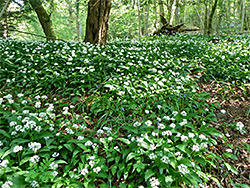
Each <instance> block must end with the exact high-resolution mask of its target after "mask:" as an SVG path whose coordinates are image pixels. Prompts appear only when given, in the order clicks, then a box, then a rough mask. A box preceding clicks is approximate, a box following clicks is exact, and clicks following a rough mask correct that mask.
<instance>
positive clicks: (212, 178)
mask: <svg viewBox="0 0 250 188" xmlns="http://www.w3.org/2000/svg"><path fill="white" fill-rule="evenodd" d="M210 179H211V180H212V181H214V182H215V183H216V184H217V185H218V187H219V188H223V186H221V184H220V182H219V180H218V179H216V178H215V177H211V178H210Z"/></svg>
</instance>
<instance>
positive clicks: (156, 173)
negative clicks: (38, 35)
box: [0, 35, 250, 188]
mask: <svg viewBox="0 0 250 188" xmlns="http://www.w3.org/2000/svg"><path fill="white" fill-rule="evenodd" d="M249 51H250V38H249V37H247V36H233V37H232V38H228V37H227V36H220V37H219V38H218V39H216V40H211V39H210V38H207V37H204V36H200V35H180V36H162V37H154V38H147V39H140V40H122V41H121V40H119V41H113V42H110V43H109V44H108V45H107V46H106V47H100V46H92V45H90V44H83V43H74V42H31V41H27V42H25V41H22V42H21V41H14V40H2V41H0V61H1V64H0V185H1V186H2V187H8V185H11V186H10V187H83V186H84V187H90V188H91V187H103V188H105V187H131V188H132V187H140V188H142V187H181V186H183V187H187V186H189V185H190V186H194V187H206V186H214V187H215V186H221V187H223V186H222V185H221V184H223V178H221V177H220V175H221V173H219V175H218V173H215V172H220V170H222V171H224V172H223V176H227V175H228V174H236V175H237V174H238V172H237V169H236V168H235V167H234V165H233V164H234V162H232V161H234V160H237V157H238V156H237V153H236V152H232V150H234V149H235V147H238V145H236V146H235V145H233V144H232V143H229V142H228V137H227V136H225V134H226V132H225V130H226V128H225V129H223V130H220V127H223V126H222V125H220V126H219V127H218V126H217V127H216V128H215V126H213V125H214V122H217V120H218V119H219V118H220V117H224V116H225V114H226V113H227V112H226V111H223V110H222V111H220V110H221V104H220V101H219V99H220V98H219V97H218V96H214V95H213V94H211V93H209V92H208V91H207V92H206V91H205V90H203V89H202V87H201V85H202V86H204V85H205V83H209V84H210V85H212V84H214V83H216V84H217V85H216V86H218V85H223V86H222V89H220V90H218V92H216V94H219V96H220V97H222V98H223V97H224V98H227V97H230V96H232V93H233V94H234V92H236V91H239V92H240V94H238V93H236V94H235V95H234V97H235V98H236V99H238V98H240V99H241V100H243V99H244V100H247V99H249V98H248V97H249V83H250V63H249ZM235 88H236V89H235ZM217 89H218V87H217ZM230 92H232V93H230ZM247 108H248V109H247V112H248V114H249V111H248V110H249V106H247ZM218 111H219V112H220V113H217V112H218ZM246 115H247V114H246ZM218 116H220V117H218ZM246 123H247V122H243V123H242V121H237V119H236V120H235V121H231V122H230V124H227V125H226V126H225V127H227V128H228V127H230V129H234V130H236V131H235V134H236V135H238V137H239V135H241V134H242V135H243V134H244V132H245V131H246V130H245V126H244V124H246ZM216 125H218V123H216ZM218 130H220V131H218ZM236 137H237V136H236ZM237 143H238V142H237ZM218 145H220V146H221V145H222V146H223V147H225V148H228V149H227V150H225V151H223V152H222V153H218V152H215V149H214V148H217V147H218ZM244 146H245V149H246V150H247V149H248V151H249V148H250V147H249V145H248V143H245V145H244ZM230 149H231V150H230ZM225 171H226V172H227V173H225ZM224 179H225V178H224ZM234 183H237V182H232V184H234ZM240 183H244V182H240ZM228 186H229V185H228ZM242 186H245V187H246V186H247V185H242Z"/></svg>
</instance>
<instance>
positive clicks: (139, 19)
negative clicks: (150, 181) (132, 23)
mask: <svg viewBox="0 0 250 188" xmlns="http://www.w3.org/2000/svg"><path fill="white" fill-rule="evenodd" d="M137 3H138V5H137V8H138V21H139V23H138V35H139V37H141V35H142V34H141V13H140V12H141V10H140V8H141V3H140V0H138V2H137Z"/></svg>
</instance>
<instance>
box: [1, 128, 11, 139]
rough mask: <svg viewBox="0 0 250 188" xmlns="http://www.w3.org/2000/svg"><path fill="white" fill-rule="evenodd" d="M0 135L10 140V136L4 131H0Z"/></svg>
mask: <svg viewBox="0 0 250 188" xmlns="http://www.w3.org/2000/svg"><path fill="white" fill-rule="evenodd" d="M0 134H2V135H4V136H6V137H8V138H10V134H8V133H7V132H6V131H5V130H2V129H0Z"/></svg>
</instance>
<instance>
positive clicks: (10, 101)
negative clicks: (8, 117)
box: [1, 94, 14, 104]
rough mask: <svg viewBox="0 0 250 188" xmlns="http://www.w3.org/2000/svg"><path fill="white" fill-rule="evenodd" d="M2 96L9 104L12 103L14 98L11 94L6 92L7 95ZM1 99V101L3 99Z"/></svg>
mask: <svg viewBox="0 0 250 188" xmlns="http://www.w3.org/2000/svg"><path fill="white" fill-rule="evenodd" d="M3 98H4V99H7V101H8V103H9V104H13V103H14V100H13V99H12V95H11V94H8V95H6V96H4V97H3ZM1 101H3V99H2V100H1ZM1 103H2V102H1Z"/></svg>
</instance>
